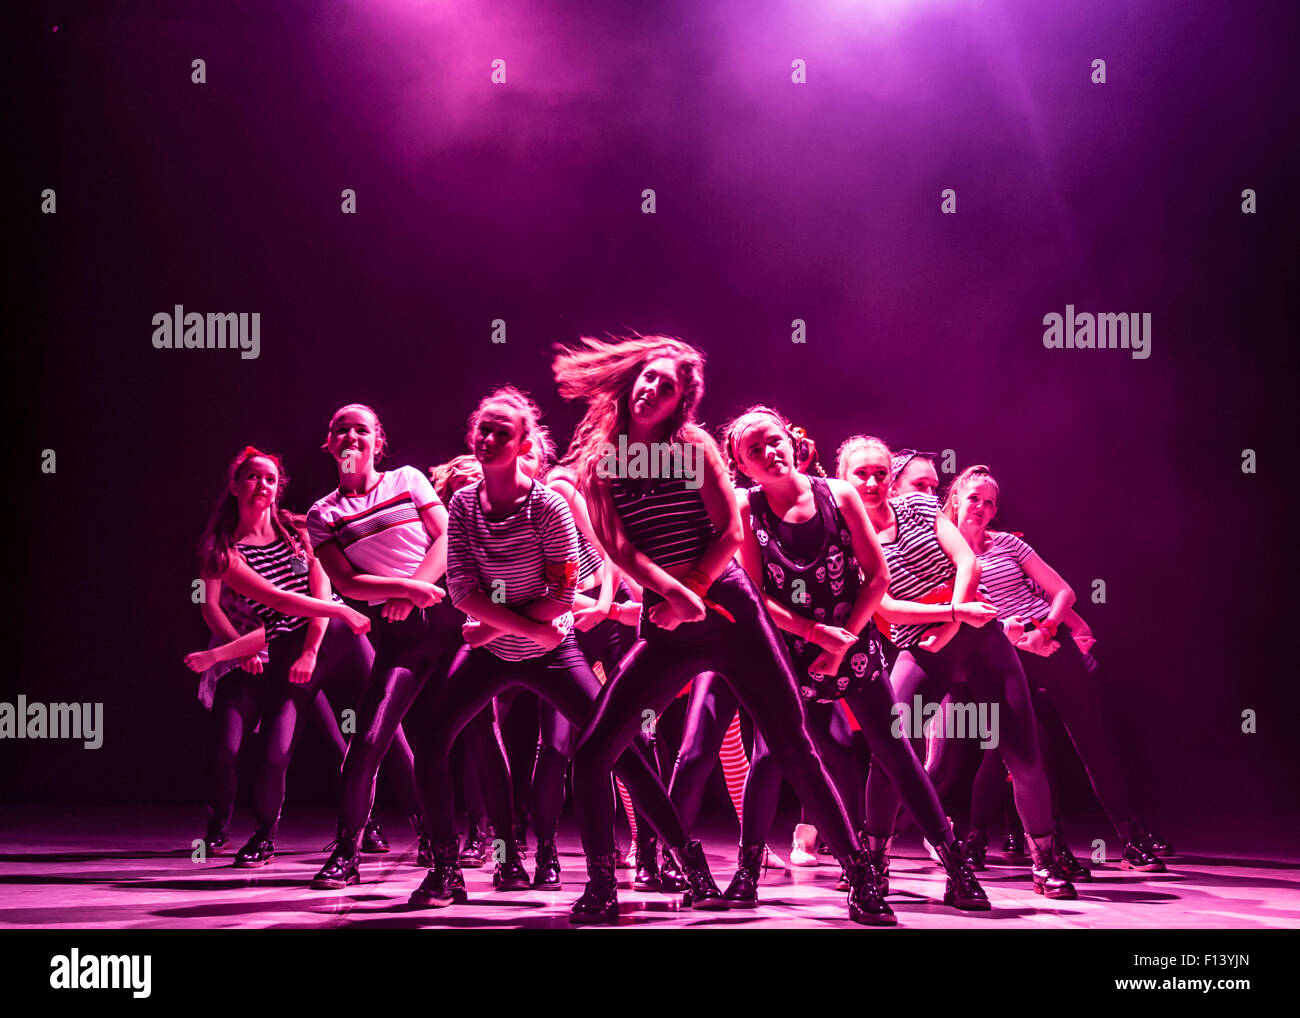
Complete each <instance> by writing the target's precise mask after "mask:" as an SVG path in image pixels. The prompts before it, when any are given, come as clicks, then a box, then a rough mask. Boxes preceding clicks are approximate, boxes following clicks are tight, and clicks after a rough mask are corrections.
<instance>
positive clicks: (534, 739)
mask: <svg viewBox="0 0 1300 1018" xmlns="http://www.w3.org/2000/svg"><path fill="white" fill-rule="evenodd" d="M631 596H632V592H631V591H630V590H628V589H627V587H626V586H623V585H620V586H619V590H618V595H617V596H616V598H615V599H616V600H620V599H630V598H631ZM573 635H574V637H575V639H576V640H577V641H578V646H579V647H580V648H581V650H582V653H583V654H584V655H585V656H586V658H587V661H588V663H590V664H592V665H593V666H594V665H595V664H596V663H597V662H599V663H600V666H601V668H602V670H603V671H604V672H605V676H606V678H608V677H609V676H611V675H613V674H614V672H615V671H616V670H617V668H618V663H619V661H621V660H622V659H623V655H624V654H626V653H627V652H628V651H629V650H630V649H631V647H632V644H633V643H635V642H636V630H635V629H633V628H632V627H630V626H624V625H621V624H619V623H618V622H616V621H615V620H613V619H603V620H602V621H601V622H599V623H597V624H596V625H594V626H592V627H591V628H590V629H588V630H581V629H574V631H573ZM496 719H497V725H498V726H499V728H500V731H501V741H502V743H503V744H504V746H505V750H506V757H507V759H508V761H509V763H510V777H511V782H512V786H513V794H514V805H515V812H516V814H518V813H519V812H521V811H522V810H523V809H525V808H526V807H527V804H528V803H529V801H530V799H531V802H532V810H533V824H534V829H535V830H536V831H537V837H538V838H539V839H541V840H543V841H546V840H554V838H555V836H556V832H557V831H558V830H559V826H560V810H561V809H562V808H563V806H564V779H565V777H566V775H567V774H568V772H569V761H570V760H571V759H572V758H573V750H574V748H575V745H576V742H577V737H578V726H576V725H574V724H571V723H570V722H569V721H567V720H566V719H565V717H564V715H563V714H561V713H560V712H559V711H558V710H556V708H555V707H554V706H553V705H552V704H550V703H548V702H547V701H546V700H544V699H542V698H540V697H538V696H537V694H535V693H533V692H531V691H530V690H527V689H521V688H518V687H516V688H514V689H512V690H509V691H508V692H507V693H504V694H503V695H501V696H498V697H497V698H496ZM582 720H583V721H585V720H586V718H585V717H584V718H582ZM539 736H540V738H539ZM637 745H638V746H643V744H642V743H641V742H638V743H637ZM651 762H652V763H653V759H651ZM480 785H481V781H480ZM481 794H482V793H481V791H480V795H481ZM634 806H635V804H634Z"/></svg>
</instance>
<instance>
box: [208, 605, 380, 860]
mask: <svg viewBox="0 0 1300 1018" xmlns="http://www.w3.org/2000/svg"><path fill="white" fill-rule="evenodd" d="M306 636H307V630H306V627H305V626H304V627H303V628H301V629H299V630H298V631H297V632H294V633H288V634H286V635H283V636H278V637H275V638H274V639H272V640H271V643H270V645H269V647H268V648H267V651H268V657H269V659H270V660H269V661H268V663H267V664H266V666H265V667H264V669H263V670H262V673H261V674H260V675H249V674H248V673H247V672H244V671H242V670H238V669H236V670H234V671H231V672H228V673H226V674H225V675H223V676H222V677H221V680H220V681H219V682H218V683H217V691H216V696H215V698H214V701H213V704H212V715H213V718H212V720H213V727H214V729H215V733H216V740H215V743H216V744H215V761H214V766H213V769H212V786H211V790H210V793H209V800H208V801H209V809H210V811H211V813H212V816H213V818H214V819H215V820H217V821H218V822H221V823H223V824H224V823H228V822H229V820H230V817H231V814H232V813H233V811H234V805H235V792H236V785H237V779H236V773H237V761H238V758H239V751H240V748H241V746H242V745H243V740H244V737H245V736H246V735H247V733H248V732H250V731H252V729H253V728H254V727H256V725H257V723H258V720H259V718H260V720H261V725H262V740H263V753H262V757H261V759H260V760H259V761H258V768H257V776H256V778H255V779H254V783H253V818H254V821H255V822H256V824H257V826H258V828H259V829H261V830H265V831H267V832H269V833H270V834H271V836H272V837H273V836H274V834H275V828H276V825H277V824H278V823H279V820H280V810H281V808H282V807H283V806H284V791H285V779H286V775H287V773H288V770H289V761H290V760H291V759H292V758H293V751H294V748H295V746H296V744H297V737H298V732H299V726H298V718H299V716H300V715H304V714H307V715H309V714H312V713H315V712H317V711H318V709H319V707H318V705H317V704H315V703H314V701H315V700H316V699H317V697H318V696H319V694H320V692H321V688H322V687H323V686H325V685H332V684H333V683H335V682H339V681H348V680H352V681H355V675H357V674H364V670H365V668H366V666H367V665H368V664H369V662H370V659H371V656H372V653H373V652H372V651H371V649H370V644H369V643H368V642H367V641H366V639H365V637H362V636H357V635H356V634H354V633H353V632H352V631H351V630H349V629H348V627H347V626H346V625H345V624H344V623H343V622H341V621H340V620H338V619H334V620H331V622H330V623H329V626H328V628H327V629H326V630H325V636H324V638H323V639H322V640H321V645H320V649H319V651H317V655H316V669H315V671H314V672H313V673H312V677H311V681H310V682H307V683H304V684H302V685H296V684H294V683H292V682H290V681H289V669H290V668H291V667H292V666H293V663H294V662H295V661H296V660H297V659H298V657H299V655H301V654H302V647H303V642H304V640H305V639H306ZM334 730H335V731H337V728H335V729H334Z"/></svg>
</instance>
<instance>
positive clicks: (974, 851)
mask: <svg viewBox="0 0 1300 1018" xmlns="http://www.w3.org/2000/svg"><path fill="white" fill-rule="evenodd" d="M962 848H963V849H964V850H965V852H966V865H968V866H969V867H970V868H971V869H973V870H982V869H987V868H988V867H987V863H986V860H987V858H988V852H989V836H988V835H987V834H985V833H984V829H983V828H981V827H972V828H971V829H970V834H969V835H968V836H967V838H966V840H965V841H963V842H962Z"/></svg>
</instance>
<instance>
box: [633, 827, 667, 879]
mask: <svg viewBox="0 0 1300 1018" xmlns="http://www.w3.org/2000/svg"><path fill="white" fill-rule="evenodd" d="M632 886H633V887H634V888H636V889H637V890H638V891H658V890H661V882H660V879H659V839H658V838H657V837H655V834H654V832H653V831H651V832H649V833H642V831H641V830H639V829H638V830H637V835H636V876H635V877H633V878H632Z"/></svg>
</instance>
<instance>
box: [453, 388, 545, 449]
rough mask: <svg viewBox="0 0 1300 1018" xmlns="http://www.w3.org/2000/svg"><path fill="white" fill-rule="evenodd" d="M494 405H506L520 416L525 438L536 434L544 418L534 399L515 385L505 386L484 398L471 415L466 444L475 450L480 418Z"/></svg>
mask: <svg viewBox="0 0 1300 1018" xmlns="http://www.w3.org/2000/svg"><path fill="white" fill-rule="evenodd" d="M494 403H500V404H504V405H505V406H508V407H510V409H511V410H514V411H515V412H516V413H518V414H519V416H520V418H521V423H522V427H521V428H520V431H521V433H522V434H523V436H524V437H525V438H531V437H533V435H534V434H535V433H536V431H537V429H538V428H539V427H540V425H539V424H538V423H537V422H538V420H539V419H540V418H541V416H542V411H541V410H540V409H538V406H537V404H536V403H535V402H534V401H533V398H532V397H531V396H529V395H528V393H526V392H524V391H523V390H522V389H519V388H516V387H515V386H513V385H503V386H501V387H500V388H499V389H495V390H493V392H492V393H491V394H490V395H487V396H484V397H483V399H481V400H480V401H479V404H478V406H477V407H475V408H474V412H473V413H472V414H470V415H469V426H468V427H467V428H466V431H465V444H466V445H467V446H469V447H470V449H473V448H474V429H475V428H477V427H478V422H479V418H481V417H482V416H483V411H484V410H486V409H487V408H488V407H489V406H491V405H493V404H494Z"/></svg>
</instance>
